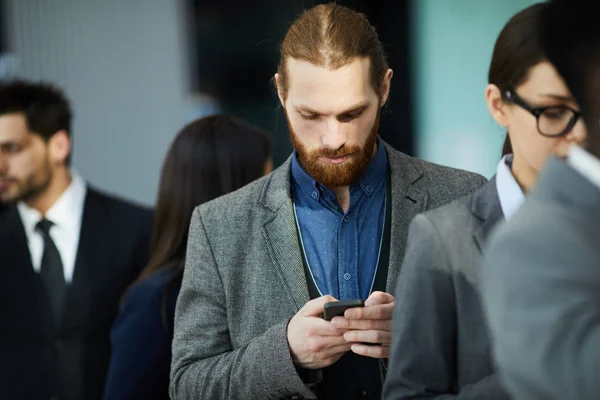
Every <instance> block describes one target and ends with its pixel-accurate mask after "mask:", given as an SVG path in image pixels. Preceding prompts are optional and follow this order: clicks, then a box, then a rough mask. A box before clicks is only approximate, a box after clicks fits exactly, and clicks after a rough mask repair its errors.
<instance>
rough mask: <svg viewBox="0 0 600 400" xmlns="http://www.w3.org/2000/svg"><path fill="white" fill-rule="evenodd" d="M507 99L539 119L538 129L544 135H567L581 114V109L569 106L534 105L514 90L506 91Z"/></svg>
mask: <svg viewBox="0 0 600 400" xmlns="http://www.w3.org/2000/svg"><path fill="white" fill-rule="evenodd" d="M504 96H505V97H506V99H507V100H509V101H510V102H512V103H513V104H515V105H517V106H519V107H521V108H523V109H524V110H527V111H529V112H530V113H531V114H533V116H534V117H535V118H536V119H537V129H538V132H539V133H540V134H541V135H542V136H547V137H559V136H563V135H566V134H567V133H568V132H569V131H570V130H571V129H573V127H574V126H575V124H576V123H577V120H578V119H579V117H580V116H581V113H580V112H579V111H576V110H573V109H572V108H570V107H567V106H548V107H538V108H535V107H532V106H531V105H529V104H528V103H527V102H526V101H525V100H523V99H522V98H520V97H519V96H517V94H516V93H515V92H514V91H512V90H507V91H506V92H504Z"/></svg>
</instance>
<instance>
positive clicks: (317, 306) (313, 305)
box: [298, 294, 338, 317]
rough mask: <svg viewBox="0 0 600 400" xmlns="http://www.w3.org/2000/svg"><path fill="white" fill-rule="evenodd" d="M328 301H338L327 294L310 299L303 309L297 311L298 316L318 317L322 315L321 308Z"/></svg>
mask: <svg viewBox="0 0 600 400" xmlns="http://www.w3.org/2000/svg"><path fill="white" fill-rule="evenodd" d="M330 301H338V300H337V299H336V298H335V297H333V296H330V295H328V294H327V295H325V296H321V297H317V298H316V299H312V300H311V301H309V302H308V303H306V304H305V305H304V307H302V308H301V309H300V311H298V314H300V315H302V316H305V317H316V316H319V315H321V314H322V313H323V307H324V306H325V303H329V302H330Z"/></svg>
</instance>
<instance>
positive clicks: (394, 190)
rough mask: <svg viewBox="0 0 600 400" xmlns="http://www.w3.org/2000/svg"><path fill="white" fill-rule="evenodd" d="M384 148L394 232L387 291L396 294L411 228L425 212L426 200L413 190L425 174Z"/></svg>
mask: <svg viewBox="0 0 600 400" xmlns="http://www.w3.org/2000/svg"><path fill="white" fill-rule="evenodd" d="M384 146H385V148H386V150H387V154H388V160H389V164H390V183H391V185H392V187H391V196H392V199H391V200H392V230H391V237H390V262H389V270H388V278H387V285H386V286H387V288H386V290H387V292H388V293H390V294H394V291H395V289H396V280H397V279H398V275H399V273H400V267H401V265H402V261H403V259H404V250H405V247H406V239H407V236H408V227H409V225H410V222H411V221H412V219H413V218H414V217H415V216H416V215H417V214H418V213H420V212H422V211H423V210H424V209H425V207H426V205H427V196H426V195H425V193H423V192H421V191H420V190H418V189H416V188H415V187H414V186H413V183H414V182H415V181H417V180H418V179H419V178H420V177H421V176H422V175H423V172H422V171H421V170H420V169H418V168H417V167H416V166H415V165H414V164H413V163H412V162H411V161H410V157H408V156H406V155H404V154H402V153H400V152H398V151H396V150H394V149H393V148H391V147H390V146H389V145H388V144H386V143H384Z"/></svg>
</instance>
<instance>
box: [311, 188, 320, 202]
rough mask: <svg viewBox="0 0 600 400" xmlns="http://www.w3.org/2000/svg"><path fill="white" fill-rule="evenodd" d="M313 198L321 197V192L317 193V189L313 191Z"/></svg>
mask: <svg viewBox="0 0 600 400" xmlns="http://www.w3.org/2000/svg"><path fill="white" fill-rule="evenodd" d="M312 198H313V199H315V200H316V199H318V198H319V193H317V191H316V190H315V191H314V192H312Z"/></svg>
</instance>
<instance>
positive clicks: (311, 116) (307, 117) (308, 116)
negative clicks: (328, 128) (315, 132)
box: [300, 114, 318, 121]
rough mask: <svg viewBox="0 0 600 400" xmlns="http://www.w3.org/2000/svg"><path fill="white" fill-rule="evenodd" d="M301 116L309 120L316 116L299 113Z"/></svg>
mask: <svg viewBox="0 0 600 400" xmlns="http://www.w3.org/2000/svg"><path fill="white" fill-rule="evenodd" d="M300 115H301V116H302V118H304V119H307V120H309V121H312V120H315V119H317V118H318V116H317V115H315V114H300Z"/></svg>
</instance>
